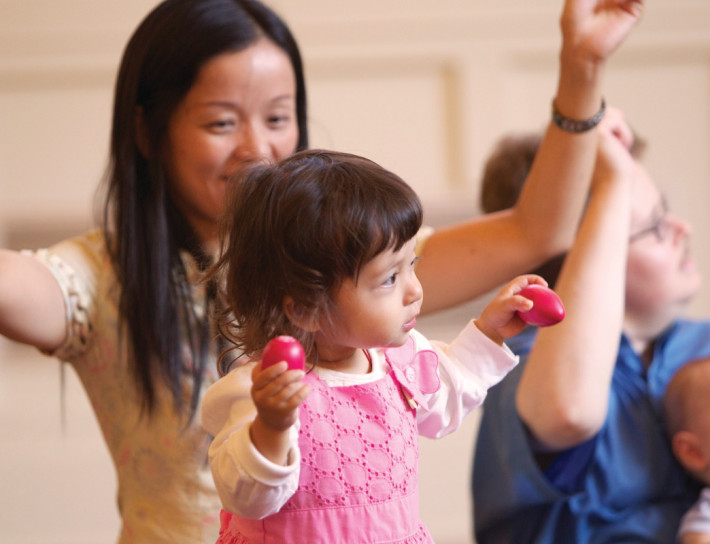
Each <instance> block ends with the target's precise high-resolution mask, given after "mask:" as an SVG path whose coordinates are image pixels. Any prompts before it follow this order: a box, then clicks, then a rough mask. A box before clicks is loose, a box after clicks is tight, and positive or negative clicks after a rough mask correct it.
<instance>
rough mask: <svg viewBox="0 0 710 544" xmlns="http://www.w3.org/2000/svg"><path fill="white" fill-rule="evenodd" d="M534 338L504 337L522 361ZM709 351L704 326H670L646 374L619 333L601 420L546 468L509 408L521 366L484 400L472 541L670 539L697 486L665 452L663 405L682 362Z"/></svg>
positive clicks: (709, 332)
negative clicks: (589, 436) (597, 428)
mask: <svg viewBox="0 0 710 544" xmlns="http://www.w3.org/2000/svg"><path fill="white" fill-rule="evenodd" d="M534 334H535V329H528V330H526V331H523V333H521V334H520V335H519V336H518V337H516V338H514V339H509V341H507V342H506V343H508V345H509V346H510V347H511V349H512V350H513V351H514V352H516V353H517V354H519V355H520V356H521V359H524V357H525V356H526V355H527V353H528V352H529V350H530V346H531V344H532V342H533V339H534ZM708 355H710V322H691V321H678V322H676V323H674V324H673V325H672V326H671V327H670V328H669V329H667V330H666V331H665V332H664V333H663V334H662V335H661V336H660V337H659V338H658V339H657V341H656V344H655V349H654V353H653V360H652V362H651V364H650V366H649V368H648V372H646V371H645V370H644V366H643V363H642V361H641V359H640V358H639V356H638V355H637V354H636V353H635V352H634V351H633V349H632V348H631V346H630V344H629V342H628V340H627V339H626V338H625V337H623V336H622V338H621V342H620V346H619V353H618V356H617V361H616V366H615V368H614V372H613V377H612V383H611V391H610V397H609V409H608V413H607V418H606V421H605V423H604V425H603V426H602V428H601V429H600V431H599V433H598V434H597V435H596V436H595V437H594V438H592V439H591V440H589V441H588V442H586V443H584V444H581V445H578V446H576V447H575V448H572V449H570V450H567V451H564V452H561V453H560V454H559V455H558V456H557V457H556V459H555V461H554V462H553V463H552V464H551V465H550V466H549V467H548V468H547V469H546V470H545V471H543V470H542V469H541V468H540V466H539V464H538V463H537V461H536V459H535V456H534V452H533V450H532V448H531V443H530V440H529V435H528V432H527V430H526V428H525V426H524V425H523V424H522V422H521V421H520V418H519V417H518V414H517V411H516V409H515V391H516V389H517V386H518V383H519V381H520V377H521V374H522V372H523V369H524V367H525V363H524V362H522V363H521V364H520V365H519V366H518V367H517V368H516V369H514V370H513V371H512V372H511V373H510V374H508V376H507V377H506V378H505V379H504V380H503V381H502V382H501V383H500V384H498V385H497V386H496V387H494V388H493V389H491V390H490V392H489V395H488V398H487V399H486V402H485V404H484V410H483V419H482V421H481V428H480V433H479V435H478V439H477V441H476V452H475V458H474V471H473V499H474V500H473V503H474V525H475V532H476V539H477V542H478V543H479V544H492V543H495V544H498V543H500V544H525V543H535V544H544V543H551V544H552V543H555V544H557V543H564V544H568V543H580V544H610V543H613V542H623V543H627V544H631V543H639V542H653V543H668V544H671V543H672V542H674V539H675V533H676V530H677V528H678V523H679V521H680V518H681V516H682V515H683V514H684V513H685V511H686V510H687V509H688V508H690V506H691V505H692V503H693V502H694V501H695V499H696V498H697V496H698V492H699V489H700V488H699V485H698V484H697V483H696V482H694V481H693V480H692V479H691V478H690V477H688V476H687V474H686V473H685V472H684V471H683V469H682V468H681V467H680V465H679V464H678V463H677V462H676V460H675V458H674V457H673V454H672V452H671V449H670V444H669V440H668V438H667V436H666V434H665V430H664V427H663V425H662V421H661V413H662V412H661V401H662V397H663V393H664V392H665V389H666V386H667V384H668V382H669V381H670V379H671V377H672V376H673V374H674V373H675V372H676V370H677V369H678V368H679V367H680V366H682V365H683V364H685V363H686V362H688V361H691V360H693V359H697V358H701V357H706V356H708Z"/></svg>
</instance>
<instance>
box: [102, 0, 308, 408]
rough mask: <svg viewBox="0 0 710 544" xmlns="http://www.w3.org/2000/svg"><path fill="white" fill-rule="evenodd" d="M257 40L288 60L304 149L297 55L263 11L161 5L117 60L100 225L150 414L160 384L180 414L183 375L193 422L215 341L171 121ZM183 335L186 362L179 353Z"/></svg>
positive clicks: (197, 0)
mask: <svg viewBox="0 0 710 544" xmlns="http://www.w3.org/2000/svg"><path fill="white" fill-rule="evenodd" d="M262 36H266V37H268V38H269V39H270V40H271V41H273V42H274V43H275V44H277V45H278V46H279V47H280V48H281V49H283V51H284V52H285V53H286V54H287V55H288V57H289V58H290V60H291V64H292V66H293V70H294V73H295V77H296V109H297V112H296V113H297V121H298V130H299V140H298V149H305V148H306V147H307V146H308V132H307V127H306V93H305V81H304V76H303V67H302V63H301V57H300V53H299V51H298V46H297V44H296V41H295V40H294V38H293V36H292V35H291V32H290V31H289V29H288V27H287V26H286V24H285V23H284V21H282V20H281V19H280V18H279V16H278V15H276V14H275V13H274V12H273V11H272V10H270V9H269V8H267V7H266V6H265V5H264V4H262V3H260V2H258V1H256V0H166V1H164V2H162V3H160V4H159V5H158V6H157V7H156V8H155V9H154V10H153V11H152V12H150V13H149V14H148V15H147V17H146V18H145V19H144V20H143V21H142V23H141V24H140V25H139V27H138V28H137V29H136V31H135V32H134V34H133V36H132V37H131V39H130V41H129V42H128V45H127V46H126V49H125V51H124V53H123V58H122V61H121V66H120V68H119V72H118V78H117V81H116V87H115V94H114V99H115V103H114V110H113V127H112V132H111V141H110V157H109V164H108V167H107V170H106V175H105V201H104V209H103V223H104V232H105V237H106V245H107V248H108V251H109V253H110V256H111V259H112V262H113V265H114V268H115V271H116V274H117V277H118V280H119V282H120V285H121V295H120V314H121V318H122V324H123V325H122V331H124V330H125V329H126V328H127V333H128V336H129V340H130V342H129V344H130V346H131V348H132V350H133V351H132V353H133V357H134V361H135V366H134V367H133V368H132V369H131V370H132V372H133V374H134V377H135V381H136V383H137V386H138V388H139V391H140V393H141V396H142V403H143V408H144V409H145V410H146V411H147V412H148V414H151V413H152V411H153V409H154V407H155V403H156V384H157V383H158V382H157V381H158V380H162V381H163V382H164V383H165V384H167V386H168V387H169V389H170V391H171V392H172V395H173V398H174V400H175V403H176V407H177V409H178V410H183V409H185V400H184V399H183V396H184V392H183V385H184V378H185V376H186V375H191V376H192V378H193V380H194V383H193V390H192V396H191V399H190V404H189V408H190V411H189V415H190V418H192V416H193V415H194V413H195V409H196V407H197V403H198V400H199V394H200V388H201V385H202V379H203V376H204V371H205V368H206V360H207V356H208V350H209V344H210V339H211V337H210V335H211V333H210V330H209V326H208V323H207V317H208V313H209V301H210V300H211V299H212V298H213V296H214V294H213V293H212V295H211V296H210V295H209V293H208V296H207V298H206V300H205V304H206V309H205V315H204V316H198V315H196V313H195V310H194V307H193V293H192V289H191V286H190V284H189V282H188V279H187V275H186V270H185V267H184V265H183V263H182V260H181V258H180V252H181V251H182V250H185V251H187V252H189V253H190V254H191V255H192V256H193V257H194V258H195V259H196V260H197V262H198V264H199V266H200V267H202V268H204V267H206V266H207V264H208V257H207V256H206V254H205V252H204V251H203V249H202V248H201V247H200V242H199V240H198V238H197V236H196V235H195V233H194V232H193V230H192V228H191V227H190V225H189V223H188V222H187V220H186V219H185V217H184V216H183V215H182V214H181V213H180V212H179V211H178V209H177V207H176V206H175V204H174V202H173V201H172V199H171V196H170V191H169V188H168V185H169V175H168V172H167V164H166V163H167V160H168V157H167V155H168V153H169V150H168V144H167V134H168V124H169V121H170V119H171V116H172V115H173V113H174V112H175V110H176V108H177V106H178V105H179V104H180V102H181V101H182V100H183V98H184V97H185V95H186V94H187V92H188V91H189V90H190V88H191V87H192V85H193V83H194V82H195V79H196V77H197V75H198V72H199V71H200V69H201V68H202V67H203V66H204V65H205V63H206V62H207V61H209V60H210V59H212V58H214V57H215V56H217V55H220V54H223V53H229V52H236V51H241V50H244V49H246V48H247V47H249V46H250V45H251V44H253V43H254V42H255V41H256V40H257V39H259V38H260V37H262ZM139 134H140V135H141V141H140V143H139V140H138V138H139V137H138V135H139ZM141 149H143V151H146V150H149V151H150V152H149V153H148V152H146V153H141ZM186 338H187V339H188V341H189V342H190V347H191V351H192V353H191V358H192V360H187V359H186V355H185V354H184V353H183V351H182V348H181V345H184V340H185V339H186ZM181 340H182V343H181Z"/></svg>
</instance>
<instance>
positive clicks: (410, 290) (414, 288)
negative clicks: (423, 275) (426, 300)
mask: <svg viewBox="0 0 710 544" xmlns="http://www.w3.org/2000/svg"><path fill="white" fill-rule="evenodd" d="M423 295H424V292H423V290H422V284H421V283H420V282H419V278H417V275H416V274H415V273H414V272H412V275H411V277H410V280H409V284H408V286H407V304H412V303H414V302H418V301H419V300H421V298H422V296H423Z"/></svg>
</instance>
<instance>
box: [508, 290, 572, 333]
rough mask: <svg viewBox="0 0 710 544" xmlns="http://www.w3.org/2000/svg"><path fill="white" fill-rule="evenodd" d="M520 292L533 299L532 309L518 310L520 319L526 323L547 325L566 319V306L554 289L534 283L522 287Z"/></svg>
mask: <svg viewBox="0 0 710 544" xmlns="http://www.w3.org/2000/svg"><path fill="white" fill-rule="evenodd" d="M518 294H519V295H520V296H523V297H525V298H529V299H530V300H532V301H533V307H532V308H531V309H530V310H528V311H527V312H518V315H519V316H520V319H522V320H523V321H525V322H526V323H529V324H530V325H533V326H535V327H547V326H549V325H554V324H555V323H559V322H560V321H562V320H563V319H564V317H565V307H564V305H563V304H562V300H560V297H558V296H557V293H555V292H554V291H553V290H552V289H549V288H548V287H544V286H542V285H538V284H532V285H528V286H527V287H524V288H523V289H521V290H520V292H519V293H518Z"/></svg>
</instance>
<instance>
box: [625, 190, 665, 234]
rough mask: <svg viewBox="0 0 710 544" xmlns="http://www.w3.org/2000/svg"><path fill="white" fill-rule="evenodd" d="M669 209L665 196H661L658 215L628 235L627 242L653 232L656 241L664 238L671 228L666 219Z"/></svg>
mask: <svg viewBox="0 0 710 544" xmlns="http://www.w3.org/2000/svg"><path fill="white" fill-rule="evenodd" d="M669 211H670V210H669V208H668V202H667V201H666V199H665V198H662V199H661V205H660V207H659V213H658V216H657V217H656V218H655V220H654V221H653V223H652V224H651V225H649V226H648V227H646V228H644V229H641V230H640V231H638V232H635V233H634V234H632V235H631V236H629V243H631V242H635V241H636V240H638V239H640V238H644V237H646V236H648V235H650V234H653V235H654V236H655V237H656V240H657V241H658V242H663V241H664V240H666V239H667V238H668V235H669V234H670V232H671V228H672V227H671V224H670V222H669V221H668V212H669Z"/></svg>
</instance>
